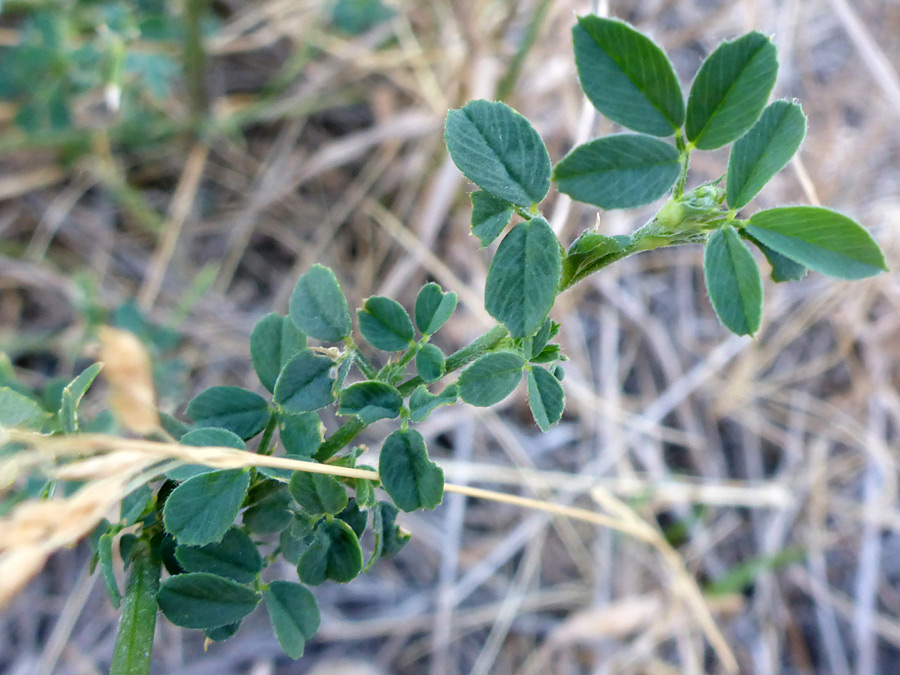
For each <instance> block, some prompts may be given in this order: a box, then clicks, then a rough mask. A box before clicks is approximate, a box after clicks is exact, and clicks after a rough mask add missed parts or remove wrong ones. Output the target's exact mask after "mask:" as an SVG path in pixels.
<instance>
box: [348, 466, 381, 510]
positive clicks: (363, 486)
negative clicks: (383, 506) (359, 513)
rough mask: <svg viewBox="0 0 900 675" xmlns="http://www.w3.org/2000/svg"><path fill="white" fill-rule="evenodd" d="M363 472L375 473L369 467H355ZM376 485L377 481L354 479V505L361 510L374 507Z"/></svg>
mask: <svg viewBox="0 0 900 675" xmlns="http://www.w3.org/2000/svg"><path fill="white" fill-rule="evenodd" d="M356 468H357V469H363V470H365V471H371V472H372V473H373V474H374V473H375V469H373V468H372V467H370V466H366V465H364V464H361V465H360V466H358V467H356ZM377 485H378V481H377V480H367V479H365V478H354V479H353V489H354V490H355V491H356V503H357V504H358V505H359V506H361V507H362V508H369V507H370V506H374V505H375V487H376V486H377Z"/></svg>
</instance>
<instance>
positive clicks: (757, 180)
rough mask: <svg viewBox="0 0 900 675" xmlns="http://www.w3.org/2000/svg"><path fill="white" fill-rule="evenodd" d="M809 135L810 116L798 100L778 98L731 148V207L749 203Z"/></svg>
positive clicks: (728, 189)
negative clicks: (808, 123)
mask: <svg viewBox="0 0 900 675" xmlns="http://www.w3.org/2000/svg"><path fill="white" fill-rule="evenodd" d="M804 136H806V115H804V114H803V109H802V108H801V107H800V106H799V105H798V104H797V103H789V102H788V101H775V102H774V103H772V104H770V105H769V106H768V107H767V108H766V109H765V110H764V111H763V114H762V117H760V118H759V120H758V121H757V122H756V124H754V125H753V127H752V128H751V129H750V131H748V132H747V133H746V134H744V135H743V136H741V137H740V138H739V139H738V140H737V141H736V142H735V144H734V147H732V148H731V155H730V156H729V157H728V183H727V188H726V195H727V198H728V206H730V207H731V208H732V209H740V208H743V207H744V206H746V205H747V204H748V203H749V202H750V200H751V199H753V198H754V197H755V196H756V195H757V194H758V193H759V191H760V190H762V189H763V187H764V186H765V184H766V183H768V182H769V181H770V180H771V179H772V177H773V176H774V175H775V174H776V173H778V172H779V171H781V170H782V169H783V168H784V167H785V165H786V164H787V163H788V162H789V161H790V159H791V157H793V156H794V153H795V152H797V149H798V148H799V147H800V144H801V143H802V142H803V138H804Z"/></svg>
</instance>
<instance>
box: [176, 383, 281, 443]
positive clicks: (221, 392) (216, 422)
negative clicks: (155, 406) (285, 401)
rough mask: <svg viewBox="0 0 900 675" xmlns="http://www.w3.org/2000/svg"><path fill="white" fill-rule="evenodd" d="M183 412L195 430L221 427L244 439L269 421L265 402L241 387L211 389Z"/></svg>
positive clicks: (267, 407) (200, 395)
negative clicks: (195, 427)
mask: <svg viewBox="0 0 900 675" xmlns="http://www.w3.org/2000/svg"><path fill="white" fill-rule="evenodd" d="M186 412H187V416H188V417H190V418H191V419H192V420H194V424H195V425H196V426H198V427H221V428H223V429H228V430H229V431H233V432H234V433H236V434H237V435H238V436H240V437H241V438H243V439H245V440H246V439H248V438H252V437H253V436H255V435H256V434H258V433H259V432H260V431H262V430H263V428H264V427H265V426H266V423H267V422H268V421H269V404H268V403H267V402H266V399H264V398H263V397H262V396H260V395H259V394H254V393H253V392H252V391H248V390H246V389H241V388H240V387H229V386H216V387H210V388H209V389H207V390H206V391H204V392H201V393H200V394H198V395H197V396H196V397H194V399H193V400H191V402H190V403H188V407H187V411H186Z"/></svg>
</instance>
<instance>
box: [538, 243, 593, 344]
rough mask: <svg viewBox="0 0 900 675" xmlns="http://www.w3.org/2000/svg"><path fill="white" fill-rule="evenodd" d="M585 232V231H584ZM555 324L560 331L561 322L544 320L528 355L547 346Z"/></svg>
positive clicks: (557, 330)
mask: <svg viewBox="0 0 900 675" xmlns="http://www.w3.org/2000/svg"><path fill="white" fill-rule="evenodd" d="M582 234H584V233H582ZM554 325H555V326H556V332H557V333H558V332H559V324H557V323H555V322H554V321H553V320H552V319H550V318H549V317H548V318H547V319H545V320H544V323H543V324H541V327H540V329H539V330H538V332H537V333H535V335H534V337H533V338H532V339H531V351H530V352H529V354H528V357H529V358H531V357H533V356H534V355H535V354H540V353H541V350H542V349H543V348H544V347H546V346H547V343H548V342H549V341H550V338H551V337H553V336H554V335H555V333H554V331H553V329H554Z"/></svg>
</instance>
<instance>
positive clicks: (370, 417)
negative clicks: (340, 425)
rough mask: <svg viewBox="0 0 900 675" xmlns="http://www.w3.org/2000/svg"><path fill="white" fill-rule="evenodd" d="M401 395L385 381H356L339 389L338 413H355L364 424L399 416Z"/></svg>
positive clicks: (401, 405) (401, 401)
mask: <svg viewBox="0 0 900 675" xmlns="http://www.w3.org/2000/svg"><path fill="white" fill-rule="evenodd" d="M402 407H403V397H402V396H401V395H400V392H399V391H397V390H396V389H395V388H394V387H392V386H391V385H389V384H387V383H385V382H377V381H375V380H367V381H365V382H356V383H354V384H351V385H350V386H349V387H347V388H346V389H343V390H342V391H341V396H340V402H339V403H338V415H356V416H357V417H359V419H361V420H362V421H363V422H365V423H366V424H372V423H373V422H376V421H378V420H383V419H392V418H394V417H399V416H400V408H402Z"/></svg>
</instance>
